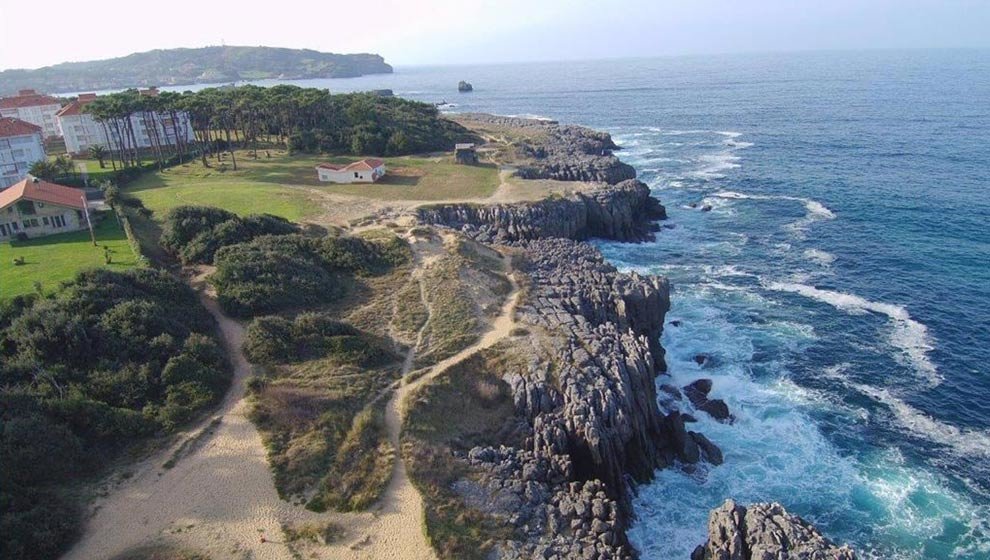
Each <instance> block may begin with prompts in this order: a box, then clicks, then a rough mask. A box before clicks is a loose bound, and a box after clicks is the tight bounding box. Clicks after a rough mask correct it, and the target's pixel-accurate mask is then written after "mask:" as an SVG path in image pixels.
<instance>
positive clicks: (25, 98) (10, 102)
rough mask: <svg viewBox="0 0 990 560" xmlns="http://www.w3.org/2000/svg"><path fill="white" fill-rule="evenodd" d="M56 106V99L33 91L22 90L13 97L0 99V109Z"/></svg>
mask: <svg viewBox="0 0 990 560" xmlns="http://www.w3.org/2000/svg"><path fill="white" fill-rule="evenodd" d="M58 104H59V102H58V99H55V98H54V97H52V96H50V95H44V94H41V93H38V92H36V91H34V90H33V89H22V90H21V91H20V92H19V93H18V94H17V95H15V96H13V97H0V109H18V108H21V107H36V106H38V105H58Z"/></svg>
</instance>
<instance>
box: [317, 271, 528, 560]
mask: <svg viewBox="0 0 990 560" xmlns="http://www.w3.org/2000/svg"><path fill="white" fill-rule="evenodd" d="M506 270H507V272H508V267H506ZM509 279H510V281H511V282H512V292H511V293H510V294H509V295H508V296H507V297H506V300H505V303H504V304H503V305H502V309H501V311H500V313H499V315H498V317H497V318H495V319H494V321H493V322H492V324H491V328H490V329H489V330H488V331H487V332H486V333H485V334H484V335H483V336H482V337H481V339H480V340H479V341H478V342H476V343H475V344H473V345H471V346H469V347H467V348H465V349H464V350H461V351H460V352H458V353H457V354H455V355H453V356H451V357H449V358H447V359H445V360H443V361H441V362H439V363H437V364H436V365H434V366H433V367H432V368H430V370H429V371H428V372H427V373H425V374H423V375H421V376H420V377H418V378H417V379H415V380H412V381H410V380H409V377H408V376H409V373H410V372H411V370H412V367H413V363H414V362H415V357H416V355H415V352H416V347H417V346H418V344H413V345H411V346H410V348H409V351H408V353H407V354H406V357H405V361H404V362H403V367H402V379H401V381H400V382H399V386H398V389H397V390H396V391H395V392H394V393H393V394H392V398H391V399H390V400H389V402H388V405H387V406H386V408H385V427H386V430H387V431H388V438H389V442H390V443H391V444H392V447H393V448H394V449H395V450H396V461H395V464H394V465H393V467H392V477H391V479H390V480H389V484H388V487H387V488H386V489H385V492H384V493H383V495H382V499H381V500H380V501H379V505H378V506H377V507H376V508H375V510H374V511H375V518H374V519H373V520H372V521H371V523H369V524H368V525H367V526H366V527H364V528H363V529H362V531H361V534H360V535H358V536H357V538H356V539H354V540H353V541H352V542H351V543H350V545H340V546H337V547H330V549H329V551H328V552H329V553H330V556H329V557H330V558H374V559H382V560H426V559H435V558H436V555H435V554H434V552H433V549H432V547H430V545H429V543H428V542H427V540H426V535H425V530H426V529H425V528H426V525H425V520H424V517H423V498H422V496H421V495H420V494H419V491H417V490H416V488H415V487H414V486H413V485H412V482H411V481H410V480H409V475H408V473H407V472H406V465H405V463H404V462H403V461H402V457H401V454H400V453H399V452H398V450H399V449H400V436H401V433H402V422H403V419H404V418H405V414H406V403H407V401H408V398H409V395H411V394H412V393H413V392H414V391H415V390H416V389H418V388H419V387H420V386H422V385H423V384H425V383H427V382H428V381H429V380H431V379H434V378H435V377H437V376H438V375H440V374H442V373H443V372H444V371H446V370H447V369H448V368H450V367H451V366H453V365H454V364H456V363H458V362H460V361H462V360H464V359H466V358H467V357H468V356H471V355H472V354H474V353H475V352H477V351H479V350H483V349H485V348H488V347H490V346H492V345H493V344H495V343H496V342H498V341H500V340H502V339H503V338H505V337H507V336H509V333H510V332H511V331H512V327H513V324H514V320H513V315H514V312H515V307H516V304H517V299H518V295H519V293H520V291H519V290H518V287H517V285H516V281H515V279H514V278H512V276H511V275H509ZM421 297H422V294H421ZM425 328H426V325H424V326H423V327H422V328H421V329H420V335H421V334H422V332H423V330H424V329H425ZM417 338H419V336H418V337H417Z"/></svg>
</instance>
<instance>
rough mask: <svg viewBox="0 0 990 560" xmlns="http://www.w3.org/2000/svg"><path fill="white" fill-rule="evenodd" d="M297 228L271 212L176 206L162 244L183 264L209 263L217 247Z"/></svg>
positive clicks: (163, 230) (284, 233)
mask: <svg viewBox="0 0 990 560" xmlns="http://www.w3.org/2000/svg"><path fill="white" fill-rule="evenodd" d="M298 231H299V227H298V226H296V225H295V224H293V223H292V222H289V221H288V220H286V219H285V218H280V217H278V216H272V215H271V214H253V215H250V216H245V217H244V218H240V217H238V216H237V215H236V214H234V213H233V212H228V211H226V210H223V209H220V208H212V207H209V206H179V207H176V208H173V209H172V210H170V211H169V213H168V215H166V216H165V222H164V224H163V226H162V236H161V245H162V247H163V248H164V249H165V250H166V251H168V252H170V253H172V254H174V255H176V256H177V257H179V259H180V260H181V261H182V262H183V264H210V263H212V262H213V257H214V255H215V254H216V252H217V250H218V249H219V248H220V247H224V246H227V245H233V244H235V243H243V242H245V241H250V240H252V239H254V238H255V237H260V236H262V235H286V234H290V233H298Z"/></svg>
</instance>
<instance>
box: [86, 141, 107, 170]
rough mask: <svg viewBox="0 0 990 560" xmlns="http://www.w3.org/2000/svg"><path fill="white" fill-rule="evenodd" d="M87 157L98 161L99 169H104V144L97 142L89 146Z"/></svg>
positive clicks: (105, 155)
mask: <svg viewBox="0 0 990 560" xmlns="http://www.w3.org/2000/svg"><path fill="white" fill-rule="evenodd" d="M89 157H91V158H93V159H95V160H97V161H99V162H100V169H106V168H107V166H106V163H104V160H105V159H106V158H107V149H106V147H105V146H101V145H99V144H93V145H92V146H90V147H89Z"/></svg>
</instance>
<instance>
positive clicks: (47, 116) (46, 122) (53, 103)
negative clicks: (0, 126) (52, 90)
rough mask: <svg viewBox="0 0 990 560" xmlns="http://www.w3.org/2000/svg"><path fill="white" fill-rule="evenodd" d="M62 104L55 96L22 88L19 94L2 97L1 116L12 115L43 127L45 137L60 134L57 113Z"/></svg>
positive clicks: (0, 101) (0, 100)
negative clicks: (56, 118)
mask: <svg viewBox="0 0 990 560" xmlns="http://www.w3.org/2000/svg"><path fill="white" fill-rule="evenodd" d="M61 108H62V104H61V103H59V101H58V99H55V98H54V97H51V96H48V95H44V94H40V93H38V92H36V91H34V90H33V89H22V90H21V91H20V92H19V93H18V94H17V95H14V96H11V97H0V117H11V118H15V119H20V120H22V121H25V122H29V123H31V124H33V125H35V126H40V127H41V132H42V134H43V135H44V138H49V137H52V136H58V135H59V132H58V124H57V123H56V120H55V113H57V112H58V111H59V109H61Z"/></svg>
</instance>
